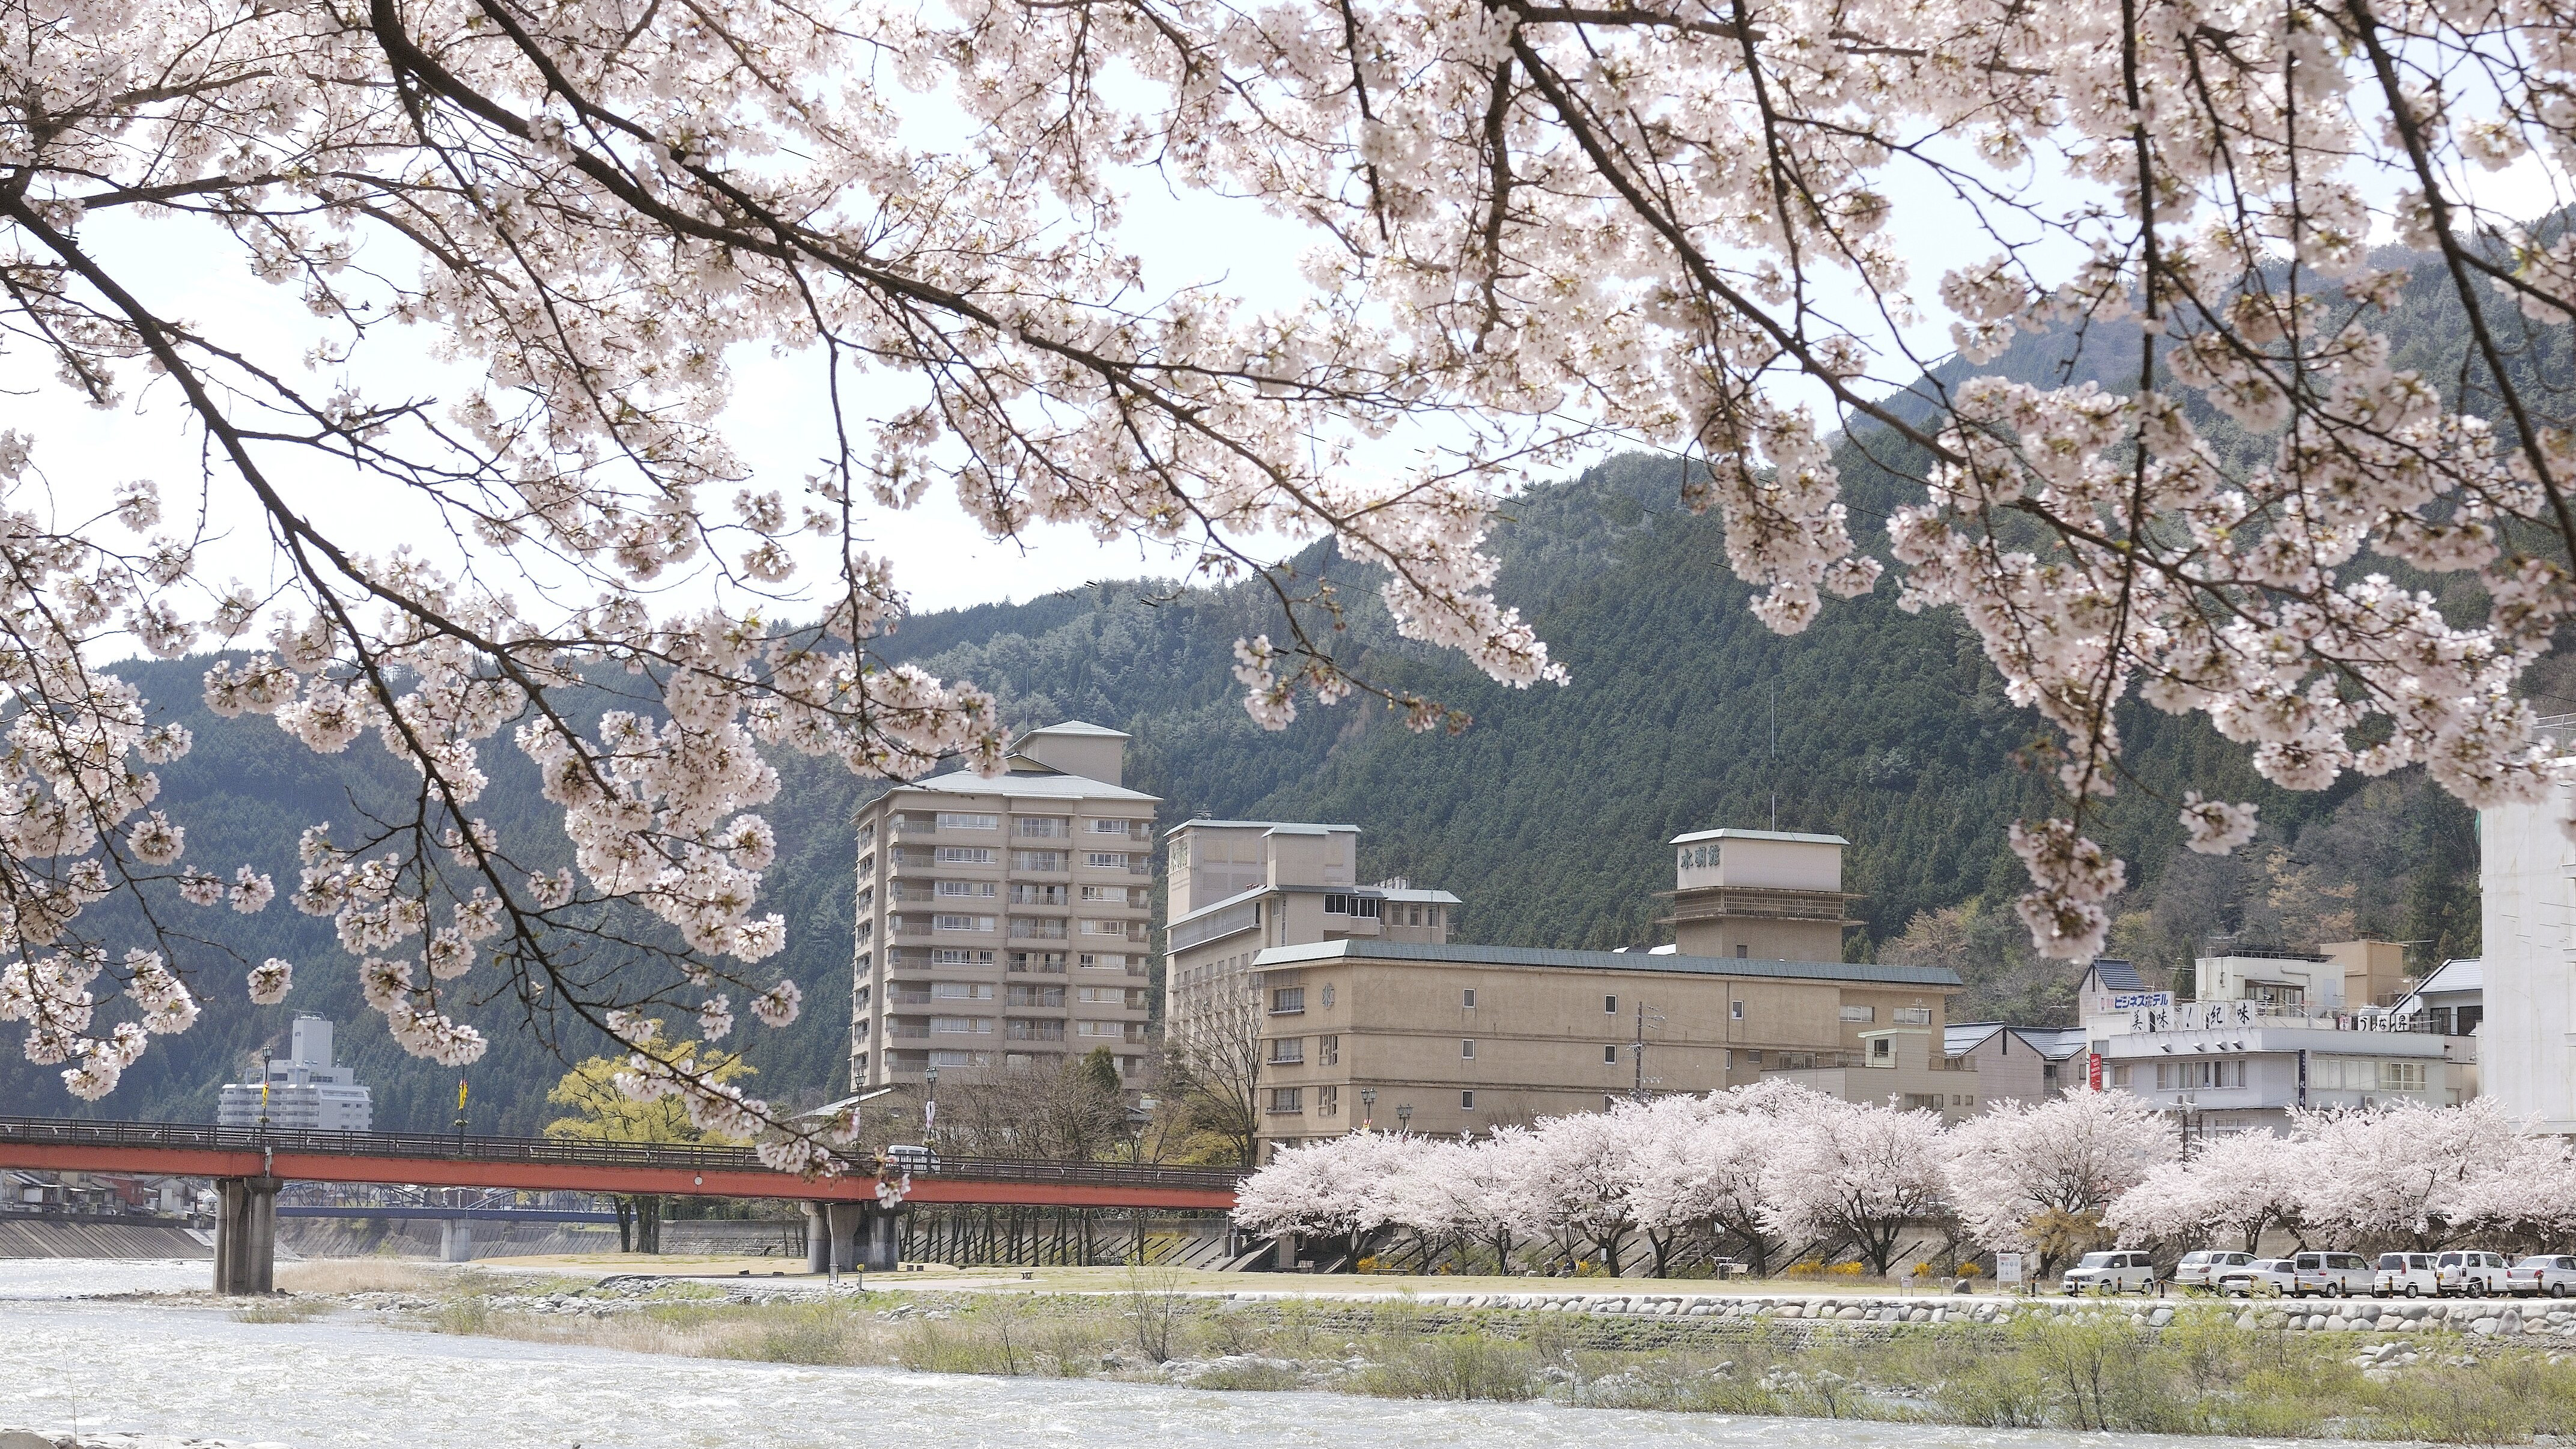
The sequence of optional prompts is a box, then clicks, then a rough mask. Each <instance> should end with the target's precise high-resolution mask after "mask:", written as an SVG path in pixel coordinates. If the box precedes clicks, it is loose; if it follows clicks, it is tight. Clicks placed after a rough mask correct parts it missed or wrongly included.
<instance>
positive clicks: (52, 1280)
mask: <svg viewBox="0 0 2576 1449" xmlns="http://www.w3.org/2000/svg"><path fill="white" fill-rule="evenodd" d="M206 1273H207V1269H206V1265H205V1264H203V1263H191V1264H172V1265H148V1264H134V1263H98V1262H72V1261H66V1260H47V1259H38V1260H28V1259H0V1428H25V1429H37V1430H41V1431H47V1432H55V1433H59V1432H62V1431H64V1430H67V1429H72V1428H79V1429H83V1430H88V1431H93V1432H124V1433H156V1434H185V1435H205V1436H212V1437H222V1438H227V1439H236V1440H250V1441H262V1440H265V1441H271V1442H274V1443H277V1444H283V1445H292V1446H296V1449H326V1446H328V1449H339V1446H348V1449H375V1446H387V1449H391V1446H401V1449H574V1446H579V1449H696V1446H705V1449H716V1446H724V1449H807V1446H814V1449H822V1446H832V1449H856V1446H881V1445H901V1446H905V1449H1051V1446H1064V1449H1131V1446H1145V1445H1152V1446H1170V1449H1250V1446H1259V1449H1422V1446H1432V1449H1436V1446H1452V1445H1454V1446H1487V1445H1491V1446H1497V1449H1732V1446H1744V1449H1754V1446H1760V1449H1846V1446H1848V1449H1969V1446H1989V1445H1991V1446H1997V1449H2075V1446H2079V1445H2080V1446H2082V1449H2146V1446H2151V1445H2152V1446H2160V1449H2182V1446H2186V1445H2196V1446H2201V1445H2205V1446H2211V1449H2215V1446H2216V1445H2217V1443H2218V1441H2215V1440H2178V1439H2162V1438H2155V1437H2149V1436H2137V1435H2132V1436H2123V1435H2107V1434H2056V1433H2047V1432H2018V1431H1994V1430H1981V1429H1947V1428H1926V1427H1920V1426H1914V1425H1903V1424H1853V1423H1836V1422H1831V1421H1824V1420H1808V1419H1761V1418H1741V1417H1732V1416H1725V1415H1704V1414H1655V1413H1630V1412H1621V1411H1615V1410H1605V1409H1569V1408H1563V1407H1559V1406H1555V1405H1545V1404H1536V1405H1533V1404H1449V1403H1428V1402H1411V1401H1390V1400H1383V1399H1361V1398H1347V1397H1343V1396H1340V1395H1334V1394H1314V1393H1230V1394H1229V1393H1214V1392H1206V1391H1201V1390H1196V1389H1181V1388H1166V1387H1161V1386H1156V1385H1146V1384H1119V1383H1103V1382H1083V1381H1070V1382H1068V1381H1063V1380H1044V1379H997V1378H977V1377H968V1376H961V1375H948V1374H916V1373H906V1372H902V1371H900V1370H892V1369H866V1368H802V1367H791V1366H784V1365H775V1364H742V1363H724V1362H714V1361H708V1360H701V1359H681V1358H661V1357H654V1356H649V1355H643V1354H630V1353H615V1352H609V1351H605V1350H598V1349H583V1348H558V1347H552V1346H546V1345H536V1344H524V1343H511V1342H505V1341H502V1340H499V1339H488V1338H465V1337H453V1336H449V1335H445V1334H430V1333H415V1332H408V1331H404V1330H400V1329H389V1328H378V1327H371V1326H366V1325H361V1324H352V1323H346V1322H337V1321H315V1322H307V1323H273V1324H253V1323H239V1322H235V1321H234V1320H233V1319H232V1317H231V1316H230V1315H229V1314H228V1313H227V1312H226V1311H225V1310H223V1309H221V1308H217V1307H214V1306H211V1305H205V1306H188V1307H177V1306H162V1305H145V1304H138V1303H131V1302H117V1301H114V1300H102V1299H95V1298H83V1297H81V1296H79V1295H81V1294H85V1293H89V1294H95V1293H115V1292H131V1291H135V1290H138V1289H172V1288H196V1287H199V1286H202V1283H203V1280H204V1278H205V1276H206ZM2236 1442H2239V1443H2242V1442H2245V1441H2236ZM2315 1445H2316V1441H2314V1440H2309V1441H2304V1446H2305V1449H2315Z"/></svg>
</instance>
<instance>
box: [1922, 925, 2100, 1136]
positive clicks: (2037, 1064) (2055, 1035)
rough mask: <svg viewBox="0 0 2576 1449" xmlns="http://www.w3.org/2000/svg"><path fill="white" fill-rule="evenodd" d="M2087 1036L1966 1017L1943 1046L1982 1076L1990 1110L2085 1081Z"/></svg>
mask: <svg viewBox="0 0 2576 1449" xmlns="http://www.w3.org/2000/svg"><path fill="white" fill-rule="evenodd" d="M2122 964H2123V965H2125V964H2127V963H2125V962H2123V963H2122ZM2084 1040H2085V1038H2084V1028H2082V1027H2080V1026H2009V1025H2006V1024H2005V1023H2003V1022H2000V1021H1960V1022H1952V1023H1951V1024H1950V1025H1949V1027H1948V1029H1946V1030H1945V1031H1944V1032H1943V1033H1942V1045H1941V1050H1942V1054H1943V1055H1944V1056H1947V1057H1949V1058H1951V1059H1952V1060H1953V1061H1957V1062H1960V1063H1962V1064H1964V1065H1966V1066H1967V1067H1968V1068H1969V1069H1970V1070H1973V1071H1974V1072H1975V1073H1976V1074H1977V1098H1978V1106H1979V1109H1980V1110H1984V1109H1988V1108H1993V1107H1997V1106H2000V1105H2002V1104H2003V1103H2006V1102H2044V1101H2046V1100H2048V1099H2049V1098H2051V1097H2054V1096H2056V1095H2058V1094H2059V1093H2060V1092H2063V1091H2065V1090H2066V1089H2068V1088H2069V1087H2080V1086H2083V1085H2085V1074H2084Z"/></svg>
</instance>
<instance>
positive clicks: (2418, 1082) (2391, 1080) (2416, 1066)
mask: <svg viewBox="0 0 2576 1449" xmlns="http://www.w3.org/2000/svg"><path fill="white" fill-rule="evenodd" d="M2379 1090H2381V1091H2383V1092H2420V1091H2422V1090H2424V1064H2423V1063H2422V1062H2381V1063H2380V1064H2379Z"/></svg>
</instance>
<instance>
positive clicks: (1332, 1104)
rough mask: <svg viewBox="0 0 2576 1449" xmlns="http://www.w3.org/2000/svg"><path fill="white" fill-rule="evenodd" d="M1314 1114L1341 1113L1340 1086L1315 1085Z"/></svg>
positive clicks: (1335, 1114)
mask: <svg viewBox="0 0 2576 1449" xmlns="http://www.w3.org/2000/svg"><path fill="white" fill-rule="evenodd" d="M1315 1115H1316V1116H1318V1117H1339V1116H1340V1115H1342V1089H1341V1088H1340V1087H1337V1086H1335V1087H1317V1088H1316V1089H1315Z"/></svg>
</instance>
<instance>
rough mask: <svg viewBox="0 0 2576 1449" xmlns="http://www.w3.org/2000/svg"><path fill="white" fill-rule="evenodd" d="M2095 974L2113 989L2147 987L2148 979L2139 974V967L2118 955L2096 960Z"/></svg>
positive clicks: (2133, 989)
mask: <svg viewBox="0 0 2576 1449" xmlns="http://www.w3.org/2000/svg"><path fill="white" fill-rule="evenodd" d="M2093 974H2094V975H2096V976H2099V977H2101V978H2102V984H2103V985H2104V986H2106V987H2109V988H2110V989H2111V990H2113V991H2144V990H2146V989H2147V979H2146V978H2145V977H2143V976H2140V975H2139V974H2138V968H2137V967H2136V966H2135V965H2134V964H2132V963H2130V962H2127V961H2123V960H2121V959H2120V958H2119V957H2117V956H2104V957H2101V958H2099V959H2098V960H2096V961H2095V962H2094V963H2093Z"/></svg>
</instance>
